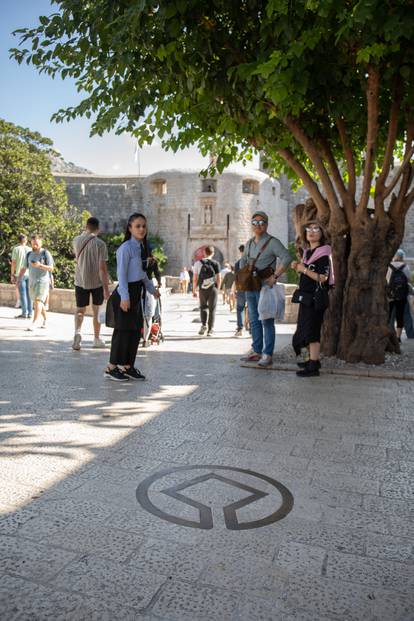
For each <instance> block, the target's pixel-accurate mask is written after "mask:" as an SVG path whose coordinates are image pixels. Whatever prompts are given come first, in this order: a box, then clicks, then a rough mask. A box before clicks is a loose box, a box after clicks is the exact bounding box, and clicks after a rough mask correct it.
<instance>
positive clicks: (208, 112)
mask: <svg viewBox="0 0 414 621" xmlns="http://www.w3.org/2000/svg"><path fill="white" fill-rule="evenodd" d="M55 4H56V5H58V7H59V12H56V13H54V14H53V15H50V16H49V17H46V16H42V17H40V18H39V22H40V23H39V25H38V26H37V27H36V28H33V29H23V30H21V31H18V32H19V34H20V36H21V46H20V47H19V48H18V49H15V50H13V51H12V54H13V55H14V57H15V58H16V59H17V60H18V61H19V62H23V61H26V62H28V63H32V64H33V65H35V66H36V67H37V68H38V69H39V70H40V71H44V72H47V73H48V74H50V75H52V76H55V75H57V74H60V75H61V76H62V77H63V78H64V77H66V76H71V77H73V78H74V79H75V80H76V82H77V85H78V88H79V90H82V91H84V92H85V93H86V97H85V99H84V100H83V101H82V102H81V103H80V104H79V105H78V106H76V107H73V108H68V109H66V110H59V111H58V112H57V113H56V114H55V119H56V120H57V121H62V120H64V119H71V118H75V117H76V116H79V115H86V116H87V117H92V118H93V124H92V132H93V133H98V134H101V133H102V132H104V131H106V130H112V129H115V130H116V131H117V132H119V133H120V132H123V131H128V132H131V133H133V134H134V135H136V136H137V138H138V140H139V142H140V144H144V143H145V142H149V143H150V142H151V141H152V140H153V139H154V137H155V136H158V137H159V138H161V141H162V144H163V146H164V147H169V148H172V149H174V150H175V149H178V148H182V147H186V146H188V145H190V144H197V145H198V146H199V148H200V149H201V151H202V152H203V153H207V152H208V151H211V150H214V151H215V153H216V154H217V168H218V169H219V170H222V169H223V168H224V167H225V166H226V165H227V164H229V163H230V162H231V161H233V160H235V159H244V158H246V157H250V156H251V150H252V149H253V148H258V149H260V150H262V152H263V153H264V155H265V158H266V160H267V163H268V165H269V168H270V170H272V171H275V172H281V171H285V172H287V173H288V174H289V175H290V176H291V178H296V179H300V180H301V182H302V183H304V185H305V186H306V188H307V190H308V191H309V193H310V195H311V197H312V199H313V207H312V209H313V210H314V211H316V212H317V214H318V216H319V217H320V218H321V219H322V220H323V221H324V222H325V223H328V225H329V229H330V232H331V235H332V241H333V247H334V262H335V267H336V272H337V287H336V290H335V292H334V294H333V296H331V297H332V302H333V304H332V308H331V311H330V314H329V322H328V323H329V326H330V330H329V334H330V337H329V339H328V338H326V343H327V345H326V350H327V351H328V352H329V353H339V355H341V356H342V357H344V358H346V359H348V360H361V359H362V360H365V361H367V362H381V360H383V359H384V352H385V350H386V348H387V347H389V343H390V341H389V332H388V328H387V321H386V303H385V288H384V281H385V272H386V267H387V263H388V261H389V260H390V258H391V256H392V254H393V253H394V251H395V249H396V247H397V246H398V245H399V243H400V242H401V239H402V236H403V232H404V218H405V214H406V212H407V210H408V208H409V206H410V204H411V203H412V201H413V199H414V190H412V189H411V182H412V178H413V175H412V167H411V161H412V156H413V153H414V147H413V139H414V115H413V106H414V50H413V45H412V37H413V32H414V5H413V3H412V2H407V0H358V1H357V0H295V1H294V2H293V1H291V0H239V1H237V2H236V1H234V2H229V1H228V0H212V1H211V2H209V3H206V2H205V1H202V0H168V1H163V0H157V1H156V0H139V1H136V0H122V1H120V2H112V1H110V0H95V1H94V2H88V1H83V2H79V0H59V1H56V2H55ZM26 45H28V47H25V46H26ZM397 160H399V162H398V166H397V167H396V168H395V169H394V168H393V167H394V165H395V164H396V163H397ZM360 174H361V176H362V184H361V187H360V188H358V183H357V177H358V175H360ZM370 196H373V198H374V208H375V210H374V211H372V210H371V209H369V198H370ZM307 213H310V212H309V211H308V212H307ZM305 216H306V214H305ZM369 322H370V323H369ZM375 326H379V327H375ZM394 344H395V343H394Z"/></svg>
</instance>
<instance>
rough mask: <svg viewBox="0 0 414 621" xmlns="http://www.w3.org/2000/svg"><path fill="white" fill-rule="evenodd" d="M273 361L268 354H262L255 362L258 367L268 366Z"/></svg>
mask: <svg viewBox="0 0 414 621" xmlns="http://www.w3.org/2000/svg"><path fill="white" fill-rule="evenodd" d="M272 362H273V359H272V356H268V355H267V354H262V357H261V358H260V360H259V362H258V363H257V364H258V366H259V367H270V366H271V364H272Z"/></svg>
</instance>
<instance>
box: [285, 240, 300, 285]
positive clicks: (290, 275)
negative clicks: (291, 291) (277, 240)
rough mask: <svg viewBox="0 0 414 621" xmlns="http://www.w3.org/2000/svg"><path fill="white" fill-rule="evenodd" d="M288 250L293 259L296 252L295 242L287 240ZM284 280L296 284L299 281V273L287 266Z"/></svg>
mask: <svg viewBox="0 0 414 621" xmlns="http://www.w3.org/2000/svg"><path fill="white" fill-rule="evenodd" d="M288 250H289V252H290V255H291V257H292V258H293V259H294V258H295V257H296V254H297V253H296V246H295V242H289V244H288ZM286 281H287V282H288V283H289V284H291V285H297V284H298V282H299V274H298V273H297V271H296V270H294V269H292V268H291V267H289V268H288V269H287V271H286Z"/></svg>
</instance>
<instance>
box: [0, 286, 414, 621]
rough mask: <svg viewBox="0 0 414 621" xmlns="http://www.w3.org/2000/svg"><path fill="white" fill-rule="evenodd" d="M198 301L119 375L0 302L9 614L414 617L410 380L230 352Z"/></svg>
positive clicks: (2, 554) (183, 620) (1, 535)
mask: <svg viewBox="0 0 414 621" xmlns="http://www.w3.org/2000/svg"><path fill="white" fill-rule="evenodd" d="M194 306H195V303H194V300H192V298H190V297H188V298H187V299H184V298H183V297H180V296H172V297H171V298H170V299H169V301H168V308H167V309H166V312H165V321H164V327H165V332H166V334H167V336H168V339H167V341H166V342H165V343H164V344H163V345H161V346H159V347H157V348H153V349H149V350H144V351H143V352H142V353H141V355H140V358H139V360H138V363H139V368H140V369H141V370H142V371H143V372H144V373H145V374H146V375H147V376H148V381H146V382H145V383H132V382H131V383H129V384H128V385H117V384H114V383H111V382H107V381H106V382H105V380H104V379H103V377H102V370H103V367H104V365H105V362H106V360H107V356H108V352H105V351H99V350H94V349H91V348H90V343H91V338H92V337H91V334H90V328H91V324H90V323H87V324H86V329H85V338H84V343H85V346H84V348H83V349H82V350H81V351H80V352H73V351H72V350H71V348H70V342H71V335H72V319H71V317H68V316H64V315H51V316H50V327H49V328H48V330H47V331H39V334H38V335H34V334H32V333H29V332H27V333H26V332H24V330H23V326H22V324H21V323H20V322H19V321H18V320H14V319H12V318H13V315H14V310H13V309H10V308H0V334H1V336H2V339H1V341H0V353H1V358H0V363H1V367H0V371H1V374H0V378H1V379H0V389H1V393H0V407H1V415H0V506H1V512H2V513H1V517H0V618H1V620H2V621H3V620H4V621H12V620H15V619H16V620H17V619H19V620H21V619H24V620H30V621H33V620H42V621H43V620H44V619H53V620H54V621H55V620H61V619H62V620H63V619H64V620H73V621H81V620H85V621H86V620H96V621H98V620H99V621H101V620H108V621H114V620H116V621H118V620H120V621H123V620H124V619H137V620H138V621H140V620H151V621H155V620H159V621H167V620H168V621H199V620H208V621H230V620H232V621H233V620H234V621H236V620H238V621H259V620H260V621H265V620H266V621H270V620H271V621H328V620H343V621H360V620H363V621H374V620H375V621H413V619H414V543H413V542H414V482H413V476H414V448H413V433H414V407H413V405H414V398H413V390H414V388H413V386H414V384H413V382H407V381H401V382H399V381H396V380H375V379H371V378H355V377H345V376H344V377H342V376H329V375H327V376H321V377H320V378H317V379H315V380H308V379H306V380H299V379H298V378H296V376H295V375H294V374H293V373H286V372H278V371H272V372H264V371H259V370H256V369H247V368H241V367H240V365H239V361H238V358H239V356H240V354H241V353H242V352H243V351H245V350H246V349H248V346H249V340H248V339H247V338H245V339H234V338H231V335H232V333H233V331H234V329H235V316H234V315H231V316H230V315H229V314H228V313H227V311H224V309H223V310H220V314H219V318H218V326H217V332H216V335H215V337H214V338H211V339H210V338H205V337H204V338H199V337H198V336H196V332H197V330H198V327H199V324H197V323H193V320H194V319H195V318H197V313H195V312H193V308H194ZM221 309H222V307H221ZM87 321H88V322H89V321H90V320H89V319H88V320H87ZM283 329H284V331H285V334H284V335H281V336H280V337H279V339H278V343H279V346H280V347H282V346H284V345H286V343H287V342H288V341H289V339H290V335H289V333H291V332H292V327H289V326H287V327H283ZM88 331H89V334H86V333H87V332H88ZM108 338H109V331H108ZM88 345H89V346H88Z"/></svg>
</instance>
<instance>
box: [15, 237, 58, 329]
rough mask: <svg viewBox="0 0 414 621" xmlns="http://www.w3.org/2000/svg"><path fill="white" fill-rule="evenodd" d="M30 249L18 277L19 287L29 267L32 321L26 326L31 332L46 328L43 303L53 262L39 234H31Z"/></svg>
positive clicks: (46, 295)
mask: <svg viewBox="0 0 414 621" xmlns="http://www.w3.org/2000/svg"><path fill="white" fill-rule="evenodd" d="M30 243H31V246H32V249H31V251H30V252H28V253H27V255H26V264H25V265H23V266H22V268H21V270H20V274H19V278H18V285H19V287H20V283H21V280H22V279H23V278H24V276H25V273H26V270H27V268H28V269H29V294H30V298H31V300H32V302H33V309H34V313H33V322H32V324H31V325H30V326H29V327H28V328H27V330H29V331H30V332H33V331H34V330H36V329H37V328H46V319H47V315H46V308H45V303H46V300H47V297H48V295H49V287H50V273H51V272H53V269H54V263H53V258H52V255H51V254H50V252H49V251H48V250H45V249H44V248H43V245H42V244H43V240H42V238H41V237H40V235H37V234H35V235H32V237H31V240H30Z"/></svg>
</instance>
